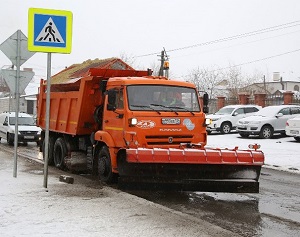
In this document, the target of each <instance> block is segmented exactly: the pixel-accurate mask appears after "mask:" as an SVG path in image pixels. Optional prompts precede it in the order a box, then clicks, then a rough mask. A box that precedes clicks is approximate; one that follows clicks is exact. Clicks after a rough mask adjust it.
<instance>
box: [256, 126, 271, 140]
mask: <svg viewBox="0 0 300 237" xmlns="http://www.w3.org/2000/svg"><path fill="white" fill-rule="evenodd" d="M272 136H273V128H272V127H271V126H270V125H265V126H263V127H262V129H261V130H260V133H259V137H260V138H264V139H268V138H271V137H272Z"/></svg>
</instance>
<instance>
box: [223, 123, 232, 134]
mask: <svg viewBox="0 0 300 237" xmlns="http://www.w3.org/2000/svg"><path fill="white" fill-rule="evenodd" d="M230 131H231V124H230V123H229V122H225V123H222V125H221V133H222V134H228V133H230Z"/></svg>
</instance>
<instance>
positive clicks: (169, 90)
mask: <svg viewBox="0 0 300 237" xmlns="http://www.w3.org/2000/svg"><path fill="white" fill-rule="evenodd" d="M127 96H128V102H129V109H130V110H149V111H153V110H155V111H178V112H179V111H189V112H199V111H200V106H199V102H198V95H197V92H196V90H195V89H193V88H187V87H178V86H161V85H159V86H158V85H134V86H128V87H127Z"/></svg>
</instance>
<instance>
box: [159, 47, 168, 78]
mask: <svg viewBox="0 0 300 237" xmlns="http://www.w3.org/2000/svg"><path fill="white" fill-rule="evenodd" d="M158 56H160V69H159V74H158V75H159V76H162V77H163V76H165V77H169V58H168V55H167V52H166V50H165V48H164V49H163V50H162V51H161V54H160V55H158Z"/></svg>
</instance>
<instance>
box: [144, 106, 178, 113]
mask: <svg viewBox="0 0 300 237" xmlns="http://www.w3.org/2000/svg"><path fill="white" fill-rule="evenodd" d="M150 105H153V106H160V107H163V108H168V109H170V110H171V111H172V112H174V113H175V114H177V115H178V113H177V111H174V110H173V109H172V108H174V107H172V106H166V105H161V104H150Z"/></svg>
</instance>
